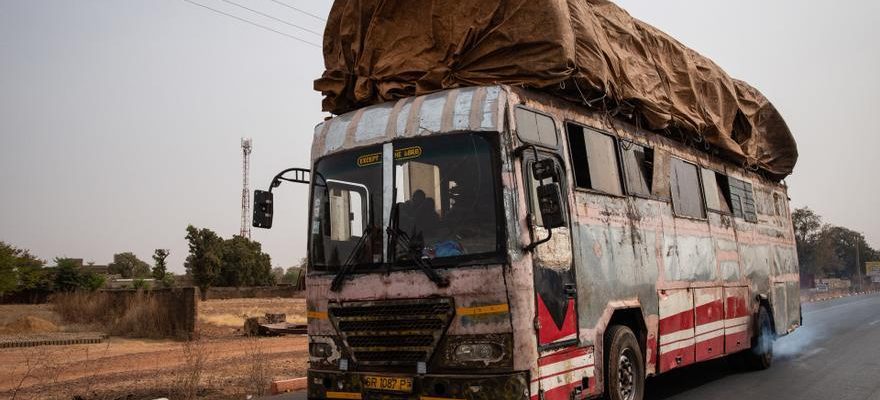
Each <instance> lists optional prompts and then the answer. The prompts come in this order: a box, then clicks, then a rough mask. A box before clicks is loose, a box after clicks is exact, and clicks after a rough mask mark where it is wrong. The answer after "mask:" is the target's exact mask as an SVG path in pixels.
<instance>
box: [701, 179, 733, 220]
mask: <svg viewBox="0 0 880 400" xmlns="http://www.w3.org/2000/svg"><path fill="white" fill-rule="evenodd" d="M703 191H704V192H705V195H706V207H708V208H709V209H710V210H712V211H717V212H721V213H725V214H730V185H729V184H728V181H727V175H724V174H720V173H718V172H715V171H712V170H710V169H705V168H703Z"/></svg>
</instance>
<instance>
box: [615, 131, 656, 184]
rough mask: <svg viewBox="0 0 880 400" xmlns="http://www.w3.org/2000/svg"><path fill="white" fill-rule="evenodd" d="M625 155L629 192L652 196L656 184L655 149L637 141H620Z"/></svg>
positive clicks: (622, 152)
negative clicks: (636, 142)
mask: <svg viewBox="0 0 880 400" xmlns="http://www.w3.org/2000/svg"><path fill="white" fill-rule="evenodd" d="M620 150H621V154H622V155H623V174H624V176H625V177H626V189H627V193H629V194H631V195H636V196H645V197H649V196H651V193H652V190H653V186H654V149H652V148H649V147H645V146H641V145H638V144H635V143H631V142H626V141H620Z"/></svg>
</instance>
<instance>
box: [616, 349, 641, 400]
mask: <svg viewBox="0 0 880 400" xmlns="http://www.w3.org/2000/svg"><path fill="white" fill-rule="evenodd" d="M631 356H632V354H631V351H630V350H629V349H627V350H626V351H624V352H622V353H621V354H620V359H619V360H618V361H617V390H618V392H619V394H620V398H621V399H623V400H633V398H635V394H636V390H635V389H636V388H635V368H634V366H633V362H632V357H631Z"/></svg>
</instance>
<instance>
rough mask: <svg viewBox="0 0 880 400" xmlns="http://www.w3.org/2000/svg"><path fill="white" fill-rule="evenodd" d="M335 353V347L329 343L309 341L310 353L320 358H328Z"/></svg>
mask: <svg viewBox="0 0 880 400" xmlns="http://www.w3.org/2000/svg"><path fill="white" fill-rule="evenodd" d="M331 354H333V349H332V348H331V347H330V345H329V344H327V343H309V355H310V356H312V357H318V358H327V357H330V355H331Z"/></svg>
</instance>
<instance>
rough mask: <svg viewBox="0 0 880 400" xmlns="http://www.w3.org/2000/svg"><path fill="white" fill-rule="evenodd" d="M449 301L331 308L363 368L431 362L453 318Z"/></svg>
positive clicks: (379, 302) (331, 313)
mask: <svg viewBox="0 0 880 400" xmlns="http://www.w3.org/2000/svg"><path fill="white" fill-rule="evenodd" d="M454 310H455V308H454V307H453V304H452V301H451V300H450V299H444V298H438V299H420V300H393V301H370V302H351V303H336V304H330V305H329V307H328V312H329V316H330V320H331V321H332V322H333V325H334V326H335V327H336V330H337V331H338V332H339V335H340V336H341V337H342V339H343V341H344V343H345V345H346V346H347V348H348V353H349V354H350V355H351V357H352V361H354V362H355V363H358V364H360V365H366V366H380V365H395V366H406V365H415V364H416V363H418V362H426V363H427V362H428V360H429V359H430V358H431V355H432V354H433V353H434V350H435V349H436V347H437V344H438V343H439V342H440V338H441V337H442V336H443V333H444V332H445V331H446V328H447V327H448V326H449V323H450V321H452V317H453V314H454Z"/></svg>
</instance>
